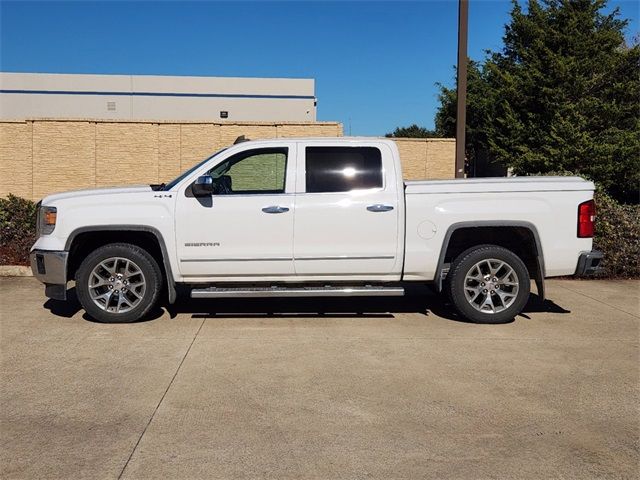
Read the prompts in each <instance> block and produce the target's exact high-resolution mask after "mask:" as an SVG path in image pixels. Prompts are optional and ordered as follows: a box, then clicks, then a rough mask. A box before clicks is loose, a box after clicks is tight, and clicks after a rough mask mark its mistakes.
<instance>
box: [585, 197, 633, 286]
mask: <svg viewBox="0 0 640 480" xmlns="http://www.w3.org/2000/svg"><path fill="white" fill-rule="evenodd" d="M595 200H596V236H595V238H594V239H593V248H595V249H598V250H602V252H603V253H604V262H603V264H602V265H603V267H604V268H605V271H604V275H605V276H607V277H612V278H613V277H617V278H640V205H637V204H636V205H623V204H621V203H619V202H617V201H616V200H615V199H614V198H612V197H611V196H610V195H608V194H607V193H606V192H605V191H604V189H602V188H598V189H597V190H596V194H595Z"/></svg>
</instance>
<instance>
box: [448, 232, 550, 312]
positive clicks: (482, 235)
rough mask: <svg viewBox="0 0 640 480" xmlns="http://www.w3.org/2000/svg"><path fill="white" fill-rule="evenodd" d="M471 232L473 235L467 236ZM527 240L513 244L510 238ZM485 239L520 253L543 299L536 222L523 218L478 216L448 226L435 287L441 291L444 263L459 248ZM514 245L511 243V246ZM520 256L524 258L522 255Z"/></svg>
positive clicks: (476, 243)
mask: <svg viewBox="0 0 640 480" xmlns="http://www.w3.org/2000/svg"><path fill="white" fill-rule="evenodd" d="M471 235H473V237H471ZM523 239H526V240H527V241H526V242H524V243H523V244H516V243H514V240H519V241H522V240H523ZM485 243H490V244H495V245H498V246H502V247H505V248H507V249H509V250H511V251H513V252H514V253H515V254H516V255H518V256H520V257H521V258H522V260H523V261H524V262H525V264H526V266H527V269H528V270H529V274H530V276H531V278H532V279H534V280H535V282H536V287H537V290H538V295H539V296H540V298H541V299H543V300H544V295H545V293H544V277H545V267H544V252H543V251H542V244H541V242H540V235H539V234H538V230H537V228H536V226H535V225H534V224H533V223H531V222H525V221H510V220H508V221H494V220H486V221H482V220H478V221H468V222H458V223H454V224H452V225H450V226H449V228H448V229H447V232H446V233H445V236H444V241H443V242H442V248H441V250H440V256H439V258H438V265H437V270H436V277H435V287H436V289H437V290H438V292H441V291H442V286H443V281H444V279H445V277H446V272H447V265H448V264H450V262H451V261H452V260H453V258H455V256H457V255H458V254H459V253H462V251H464V250H466V249H467V248H470V247H472V246H474V245H481V244H485ZM514 245H515V247H514ZM523 257H524V258H523Z"/></svg>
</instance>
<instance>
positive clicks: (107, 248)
mask: <svg viewBox="0 0 640 480" xmlns="http://www.w3.org/2000/svg"><path fill="white" fill-rule="evenodd" d="M161 289H162V273H161V271H160V268H159V266H158V263H157V262H156V261H155V259H154V258H153V257H152V256H151V255H149V253H148V252H146V251H145V250H143V249H142V248H140V247H137V246H135V245H131V244H128V243H112V244H108V245H104V246H102V247H100V248H98V249H96V250H94V251H93V252H92V253H90V254H89V255H88V256H87V258H85V259H84V261H83V262H82V264H81V265H80V267H79V268H78V272H77V275H76V292H77V294H78V300H80V303H81V304H82V306H83V307H84V309H85V311H86V312H87V313H88V314H89V315H90V316H91V317H93V318H94V319H96V320H98V321H99V322H103V323H130V322H135V321H137V320H139V319H140V318H142V317H143V316H144V315H145V314H146V313H147V312H148V311H149V310H150V309H151V308H152V307H153V306H154V305H155V304H156V303H157V301H158V297H159V296H160V291H161Z"/></svg>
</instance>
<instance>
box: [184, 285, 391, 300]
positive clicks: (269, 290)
mask: <svg viewBox="0 0 640 480" xmlns="http://www.w3.org/2000/svg"><path fill="white" fill-rule="evenodd" d="M403 295H404V288H402V287H374V286H364V287H281V286H277V287H255V288H218V287H210V288H196V289H193V290H191V298H231V297H244V298H262V297H367V296H373V297H401V296H403Z"/></svg>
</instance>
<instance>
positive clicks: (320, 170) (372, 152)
mask: <svg viewBox="0 0 640 480" xmlns="http://www.w3.org/2000/svg"><path fill="white" fill-rule="evenodd" d="M306 178H307V192H348V191H349V190H358V189H364V188H378V187H382V156H381V154H380V150H379V149H377V148H375V147H307V148H306Z"/></svg>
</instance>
